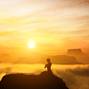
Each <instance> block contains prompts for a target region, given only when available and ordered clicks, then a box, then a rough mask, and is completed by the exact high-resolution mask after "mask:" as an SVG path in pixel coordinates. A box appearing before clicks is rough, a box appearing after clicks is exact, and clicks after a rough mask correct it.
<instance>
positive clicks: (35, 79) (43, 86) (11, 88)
mask: <svg viewBox="0 0 89 89" xmlns="http://www.w3.org/2000/svg"><path fill="white" fill-rule="evenodd" d="M0 89H68V88H67V86H66V85H65V83H64V81H63V80H62V79H61V78H58V77H57V76H55V75H54V74H53V73H48V72H42V73H41V74H40V75H26V74H8V75H5V76H4V77H3V78H2V80H1V82H0Z"/></svg>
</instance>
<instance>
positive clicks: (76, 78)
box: [0, 64, 89, 89]
mask: <svg viewBox="0 0 89 89" xmlns="http://www.w3.org/2000/svg"><path fill="white" fill-rule="evenodd" d="M42 71H45V69H44V65H43V64H0V79H2V77H3V76H4V75H5V74H8V73H27V74H40V73H41V72H42ZM52 71H53V73H54V74H55V75H57V76H58V77H61V78H62V79H63V80H64V81H65V83H66V85H67V86H68V87H69V89H89V65H53V66H52Z"/></svg>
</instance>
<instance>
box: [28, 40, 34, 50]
mask: <svg viewBox="0 0 89 89" xmlns="http://www.w3.org/2000/svg"><path fill="white" fill-rule="evenodd" d="M35 47H36V42H35V41H34V40H29V41H28V48H31V49H32V48H35Z"/></svg>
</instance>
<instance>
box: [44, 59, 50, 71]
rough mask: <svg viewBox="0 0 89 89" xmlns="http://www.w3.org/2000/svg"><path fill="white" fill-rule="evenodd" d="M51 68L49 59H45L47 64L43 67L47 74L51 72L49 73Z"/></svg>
mask: <svg viewBox="0 0 89 89" xmlns="http://www.w3.org/2000/svg"><path fill="white" fill-rule="evenodd" d="M51 66H52V63H51V61H50V58H47V64H46V65H45V67H44V68H47V71H48V72H52V71H51Z"/></svg>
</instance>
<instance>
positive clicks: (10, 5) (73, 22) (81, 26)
mask: <svg viewBox="0 0 89 89" xmlns="http://www.w3.org/2000/svg"><path fill="white" fill-rule="evenodd" d="M30 39H33V40H35V41H36V48H35V49H33V50H32V49H28V47H27V43H28V41H29V40H30ZM68 48H82V49H83V51H85V52H88V50H89V0H0V49H1V50H2V51H1V52H0V55H2V54H3V53H4V54H5V53H6V54H12V53H13V55H14V56H16V55H17V54H18V53H19V54H25V55H27V54H28V53H30V54H33V53H35V54H42V55H46V54H63V53H65V52H66V50H67V49H68ZM28 55H29V54H28Z"/></svg>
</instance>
